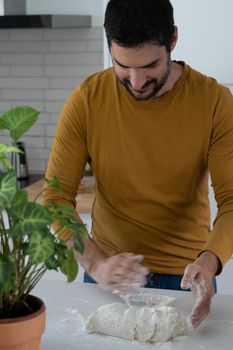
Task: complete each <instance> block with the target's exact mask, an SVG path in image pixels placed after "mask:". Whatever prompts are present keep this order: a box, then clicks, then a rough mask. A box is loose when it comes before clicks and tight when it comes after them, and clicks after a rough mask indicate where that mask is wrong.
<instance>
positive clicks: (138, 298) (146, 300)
mask: <svg viewBox="0 0 233 350" xmlns="http://www.w3.org/2000/svg"><path fill="white" fill-rule="evenodd" d="M119 296H120V298H121V299H122V300H123V301H124V302H126V303H127V304H129V305H130V304H144V305H145V306H146V305H152V306H163V305H168V304H169V303H171V302H172V301H173V300H175V298H173V297H171V296H169V295H153V294H149V293H142V292H140V293H138V294H119Z"/></svg>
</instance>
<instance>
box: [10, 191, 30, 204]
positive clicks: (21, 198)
mask: <svg viewBox="0 0 233 350" xmlns="http://www.w3.org/2000/svg"><path fill="white" fill-rule="evenodd" d="M27 200H28V193H27V191H25V190H20V189H17V190H16V193H15V196H14V198H13V200H12V204H13V205H14V206H17V205H20V204H23V203H26V202H27Z"/></svg>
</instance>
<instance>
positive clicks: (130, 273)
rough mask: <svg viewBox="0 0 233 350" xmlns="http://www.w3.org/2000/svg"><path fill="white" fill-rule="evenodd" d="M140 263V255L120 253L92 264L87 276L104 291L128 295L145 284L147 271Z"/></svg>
mask: <svg viewBox="0 0 233 350" xmlns="http://www.w3.org/2000/svg"><path fill="white" fill-rule="evenodd" d="M142 261H143V256H142V255H134V254H131V253H120V254H117V255H114V256H112V257H110V258H103V259H101V260H100V261H98V262H97V263H95V264H93V266H92V269H91V270H90V271H89V274H90V276H91V277H92V278H93V279H94V280H95V281H96V282H97V283H99V284H100V286H102V287H103V288H105V289H109V290H118V291H119V292H123V293H130V292H134V291H137V290H138V288H140V287H141V286H143V285H144V284H146V275H147V274H148V273H149V271H148V269H147V268H146V267H144V266H142Z"/></svg>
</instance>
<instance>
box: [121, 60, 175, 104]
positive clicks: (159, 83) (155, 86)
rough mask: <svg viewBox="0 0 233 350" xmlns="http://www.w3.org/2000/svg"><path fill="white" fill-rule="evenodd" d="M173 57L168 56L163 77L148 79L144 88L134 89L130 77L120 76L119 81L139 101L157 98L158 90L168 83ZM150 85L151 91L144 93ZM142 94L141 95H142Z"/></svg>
mask: <svg viewBox="0 0 233 350" xmlns="http://www.w3.org/2000/svg"><path fill="white" fill-rule="evenodd" d="M171 64H172V62H171V58H170V56H169V58H168V62H167V70H166V72H165V73H164V75H163V76H162V78H161V79H159V80H158V79H155V78H153V79H150V80H148V81H146V83H145V84H144V85H143V86H142V88H141V89H140V90H134V89H133V87H132V85H131V83H130V80H129V79H123V80H121V79H119V77H117V79H118V81H119V82H120V83H121V84H122V85H123V86H124V87H125V89H126V90H127V91H128V93H129V94H130V95H131V96H132V97H133V98H134V99H135V100H137V101H146V100H150V99H152V98H156V95H157V94H158V92H159V91H160V90H161V89H162V88H163V87H164V85H165V84H166V82H167V80H168V77H169V75H170V72H171ZM148 87H151V91H150V92H149V93H148V94H147V95H144V94H145V92H144V90H145V89H146V88H148ZM140 94H141V96H140Z"/></svg>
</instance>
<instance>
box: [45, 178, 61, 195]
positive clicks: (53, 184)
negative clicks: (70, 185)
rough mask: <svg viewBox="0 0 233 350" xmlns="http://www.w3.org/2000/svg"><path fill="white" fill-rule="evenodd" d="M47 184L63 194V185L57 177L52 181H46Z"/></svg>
mask: <svg viewBox="0 0 233 350" xmlns="http://www.w3.org/2000/svg"><path fill="white" fill-rule="evenodd" d="M45 182H46V183H47V184H48V187H55V188H56V189H57V190H58V192H60V193H63V191H62V188H61V184H60V182H59V180H58V177H57V176H54V178H53V179H52V180H48V179H45Z"/></svg>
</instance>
